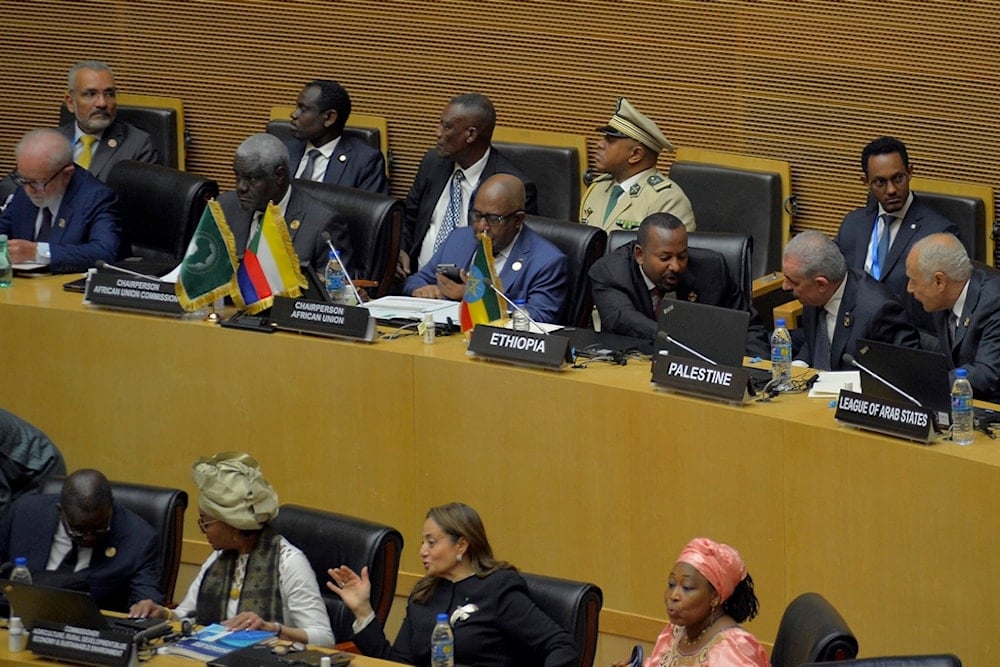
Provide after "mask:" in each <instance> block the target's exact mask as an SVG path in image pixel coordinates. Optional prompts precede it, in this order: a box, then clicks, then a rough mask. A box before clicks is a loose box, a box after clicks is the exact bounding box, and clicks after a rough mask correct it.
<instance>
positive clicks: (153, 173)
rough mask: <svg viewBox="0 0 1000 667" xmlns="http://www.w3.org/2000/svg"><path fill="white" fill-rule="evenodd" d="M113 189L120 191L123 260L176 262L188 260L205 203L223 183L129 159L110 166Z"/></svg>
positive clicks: (109, 182)
mask: <svg viewBox="0 0 1000 667" xmlns="http://www.w3.org/2000/svg"><path fill="white" fill-rule="evenodd" d="M108 185H109V186H110V187H111V188H112V189H114V190H115V192H117V193H118V212H119V213H120V214H121V219H122V246H121V250H120V251H119V256H121V257H141V258H143V259H145V260H148V261H151V262H163V263H165V264H170V263H172V264H177V263H179V262H180V261H181V260H182V259H183V258H184V253H185V252H186V251H187V246H188V243H190V241H191V237H192V236H194V230H195V228H196V227H197V226H198V221H199V220H200V219H201V214H202V212H203V211H204V210H205V205H206V203H207V202H208V200H209V199H211V198H212V197H217V196H218V195H219V185H218V184H217V183H216V182H215V181H212V180H209V179H207V178H204V177H202V176H198V175H197V174H193V173H190V172H186V171H178V170H177V169H173V168H171V167H161V166H160V165H158V164H148V163H145V162H135V161H132V160H125V161H122V162H119V163H118V164H116V165H115V166H114V167H112V168H111V173H110V174H108Z"/></svg>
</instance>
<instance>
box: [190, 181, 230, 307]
mask: <svg viewBox="0 0 1000 667" xmlns="http://www.w3.org/2000/svg"><path fill="white" fill-rule="evenodd" d="M176 289H177V299H178V300H179V301H180V304H181V307H182V308H183V309H184V310H187V311H191V310H197V309H199V308H202V307H204V306H207V305H208V304H210V303H212V302H213V301H215V300H216V299H220V298H222V297H224V296H228V295H230V294H232V293H233V290H234V289H236V242H235V241H234V240H233V232H232V230H230V229H229V225H228V224H226V216H225V215H223V213H222V207H221V206H219V202H217V201H215V200H214V199H212V200H211V201H209V202H208V206H206V207H205V212H204V213H202V215H201V220H199V221H198V228H197V229H196V230H195V231H194V236H193V237H192V238H191V243H190V244H189V245H188V249H187V252H186V253H185V254H184V261H183V262H181V271H180V275H179V276H178V277H177V288H176Z"/></svg>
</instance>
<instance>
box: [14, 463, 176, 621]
mask: <svg viewBox="0 0 1000 667" xmlns="http://www.w3.org/2000/svg"><path fill="white" fill-rule="evenodd" d="M159 553H160V550H159V537H158V536H157V534H156V531H155V530H154V529H153V527H152V526H150V525H149V524H148V523H146V522H145V521H143V520H142V519H141V518H140V517H139V516H138V515H136V514H135V513H133V512H131V511H130V510H128V509H126V508H125V506H124V505H121V504H120V503H117V502H115V500H114V498H113V497H112V495H111V485H110V484H109V483H108V480H107V478H106V477H105V476H104V475H103V474H101V473H100V472H98V471H97V470H90V469H84V470H77V471H76V472H74V473H73V474H72V475H70V476H69V477H67V478H66V481H65V483H64V484H63V488H62V493H61V494H60V495H58V496H57V495H55V494H45V495H27V496H22V497H20V498H18V499H17V501H16V502H15V503H14V504H13V505H12V506H11V508H10V510H9V511H8V512H7V513H6V514H5V515H4V517H3V521H2V522H0V561H4V562H6V561H12V560H14V559H15V558H17V557H18V556H24V557H26V558H27V559H28V569H29V570H31V574H32V579H33V580H34V581H35V583H42V584H45V583H48V584H51V585H56V586H68V587H71V588H81V587H85V588H89V590H90V594H91V595H92V596H93V597H94V599H95V600H96V601H97V604H98V605H99V606H100V607H101V608H102V609H111V610H114V611H128V609H129V607H130V606H131V605H132V604H134V603H136V602H138V601H139V600H143V599H145V598H152V599H153V600H156V601H158V602H160V603H162V602H163V592H162V591H161V590H160V583H159V582H160V558H159Z"/></svg>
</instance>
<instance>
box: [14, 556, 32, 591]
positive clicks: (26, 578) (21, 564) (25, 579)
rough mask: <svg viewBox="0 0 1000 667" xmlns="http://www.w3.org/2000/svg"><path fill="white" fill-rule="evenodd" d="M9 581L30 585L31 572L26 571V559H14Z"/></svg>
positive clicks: (20, 557)
mask: <svg viewBox="0 0 1000 667" xmlns="http://www.w3.org/2000/svg"><path fill="white" fill-rule="evenodd" d="M10 580H11V581H20V582H22V583H25V584H30V583H31V570H29V569H28V559H27V558H25V557H24V556H18V557H17V558H15V559H14V569H13V570H11V571H10Z"/></svg>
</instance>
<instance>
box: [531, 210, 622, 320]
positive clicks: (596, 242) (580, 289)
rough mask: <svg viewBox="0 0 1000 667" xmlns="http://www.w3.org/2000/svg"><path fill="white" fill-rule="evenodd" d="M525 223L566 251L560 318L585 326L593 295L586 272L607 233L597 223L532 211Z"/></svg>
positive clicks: (604, 242) (599, 256)
mask: <svg viewBox="0 0 1000 667" xmlns="http://www.w3.org/2000/svg"><path fill="white" fill-rule="evenodd" d="M525 224H527V225H528V227H530V228H531V230H532V231H533V232H535V233H537V234H540V235H541V236H543V237H545V238H546V239H547V240H548V241H550V242H551V243H552V244H554V245H555V246H556V247H557V248H559V249H560V250H562V251H563V253H564V254H565V255H566V283H567V285H566V303H565V304H564V305H563V309H562V313H561V317H560V321H561V322H562V323H564V324H567V325H570V326H574V327H584V328H589V327H590V322H591V320H590V311H591V309H592V308H593V305H594V297H593V294H591V289H590V276H589V275H587V273H588V272H589V271H590V267H591V266H593V264H594V262H596V261H597V260H598V259H600V258H601V257H602V256H603V255H604V246H605V244H606V243H607V240H608V236H607V234H606V233H605V232H604V230H603V229H600V228H598V227H592V226H590V225H581V224H580V223H578V222H568V221H565V220H552V219H549V218H542V217H539V216H535V215H529V216H527V217H526V218H525Z"/></svg>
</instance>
